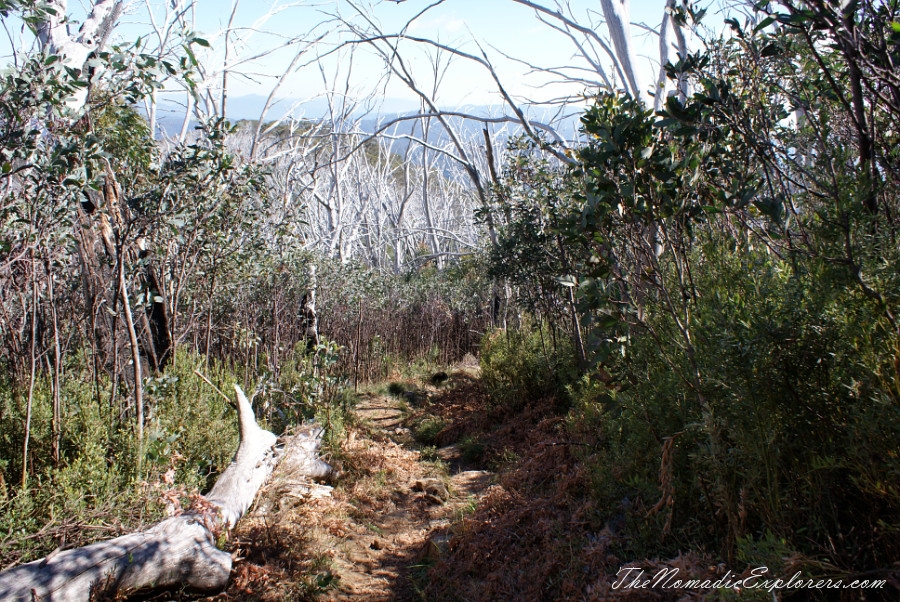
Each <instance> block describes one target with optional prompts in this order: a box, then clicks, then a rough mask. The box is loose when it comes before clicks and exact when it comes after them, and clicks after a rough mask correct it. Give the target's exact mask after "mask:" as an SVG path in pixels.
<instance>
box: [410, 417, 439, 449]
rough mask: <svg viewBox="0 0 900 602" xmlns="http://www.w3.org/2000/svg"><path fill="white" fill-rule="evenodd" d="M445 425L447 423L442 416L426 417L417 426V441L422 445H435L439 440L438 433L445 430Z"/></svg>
mask: <svg viewBox="0 0 900 602" xmlns="http://www.w3.org/2000/svg"><path fill="white" fill-rule="evenodd" d="M445 426H447V423H446V422H444V421H443V420H441V419H440V418H433V417H429V418H426V419H424V420H423V421H422V422H420V423H419V425H418V426H417V427H416V431H415V438H416V441H418V442H419V443H421V444H422V445H434V444H435V442H436V440H437V435H438V433H440V432H441V431H442V430H444V427H445Z"/></svg>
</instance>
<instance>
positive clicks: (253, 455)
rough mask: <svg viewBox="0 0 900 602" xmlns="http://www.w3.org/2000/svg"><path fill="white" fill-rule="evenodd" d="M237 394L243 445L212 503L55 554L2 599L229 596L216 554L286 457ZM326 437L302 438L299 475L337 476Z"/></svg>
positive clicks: (5, 584) (6, 586) (227, 565)
mask: <svg viewBox="0 0 900 602" xmlns="http://www.w3.org/2000/svg"><path fill="white" fill-rule="evenodd" d="M235 391H236V392H237V402H238V403H237V405H238V420H239V421H240V428H241V440H240V445H239V446H238V451H237V454H236V455H235V457H234V460H233V461H232V463H231V465H230V466H229V467H228V468H227V469H226V470H225V472H223V473H222V475H221V476H220V477H219V480H218V481H217V482H216V484H215V486H214V487H213V489H212V491H210V492H209V494H208V495H207V496H206V498H205V501H202V502H201V503H200V504H196V503H195V505H194V508H195V509H194V510H192V511H190V512H188V513H186V514H182V515H180V516H175V517H172V518H169V519H166V520H164V521H162V522H161V523H159V524H157V525H156V526H154V527H152V528H151V529H148V530H147V531H143V532H141V533H132V534H129V535H124V536H122V537H118V538H116V539H112V540H109V541H102V542H97V543H94V544H91V545H89V546H85V547H82V548H77V549H74V550H68V551H65V552H60V553H53V554H50V555H49V556H47V557H46V558H44V559H42V560H36V561H34V562H30V563H28V564H24V565H21V566H18V567H14V568H12V569H9V570H6V571H3V572H0V600H9V601H16V602H19V601H21V602H32V601H33V600H41V601H66V602H69V601H76V600H85V601H86V600H89V599H91V596H92V594H93V595H96V594H98V593H101V592H102V593H104V594H113V593H115V594H127V593H128V592H134V591H137V590H143V589H151V588H152V589H167V588H173V587H187V588H190V589H193V590H199V591H206V592H210V591H217V590H221V589H223V588H224V587H225V586H226V585H227V584H228V579H229V577H230V575H231V563H232V559H231V555H230V554H229V553H227V552H224V551H222V550H219V549H218V548H217V547H216V539H217V538H218V536H219V534H220V533H221V532H222V531H223V530H224V529H228V528H231V527H233V526H234V525H235V523H237V521H238V519H240V518H241V516H242V515H243V514H244V513H245V512H246V511H247V509H248V508H249V507H250V505H251V504H252V503H253V500H254V498H255V497H256V494H257V492H258V491H259V489H260V488H261V487H262V485H263V484H264V483H265V481H266V480H267V479H268V478H269V476H270V475H271V473H272V471H273V469H274V467H275V464H276V463H277V462H278V460H279V457H280V452H279V450H278V449H277V448H276V447H275V443H276V441H277V437H276V436H275V435H274V434H272V433H270V432H269V431H266V430H264V429H262V428H260V426H259V425H258V424H257V423H256V419H255V418H254V415H253V409H252V408H251V406H250V403H249V402H248V401H247V398H246V396H245V395H244V393H243V391H241V389H240V387H238V386H237V385H235ZM321 435H322V432H321V429H318V428H308V429H306V431H305V432H304V433H303V434H302V435H299V437H300V438H301V439H302V441H300V442H296V443H295V444H293V445H291V446H289V449H290V450H292V454H291V458H290V462H291V466H292V467H293V472H296V471H297V469H298V467H299V468H300V469H301V471H302V472H305V473H307V474H308V476H326V475H327V474H328V472H330V467H328V465H327V464H325V463H324V462H321V461H320V460H317V459H316V453H317V450H318V447H319V443H320V441H321Z"/></svg>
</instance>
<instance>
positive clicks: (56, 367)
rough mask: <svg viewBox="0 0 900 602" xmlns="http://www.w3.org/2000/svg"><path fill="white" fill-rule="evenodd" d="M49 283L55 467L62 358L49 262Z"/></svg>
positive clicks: (58, 430)
mask: <svg viewBox="0 0 900 602" xmlns="http://www.w3.org/2000/svg"><path fill="white" fill-rule="evenodd" d="M46 267H47V281H48V291H49V295H50V299H49V300H50V313H51V318H52V320H53V423H52V425H51V428H50V430H51V433H50V455H51V457H52V459H53V465H54V466H58V465H59V448H60V444H61V442H62V402H61V396H60V391H59V382H60V374H59V373H60V370H62V361H61V360H62V358H61V352H60V345H59V319H58V316H57V311H56V297H55V290H54V283H53V279H54V275H53V272H52V271H51V268H50V262H49V261H48V262H47V266H46Z"/></svg>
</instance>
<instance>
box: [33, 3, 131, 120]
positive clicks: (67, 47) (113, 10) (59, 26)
mask: <svg viewBox="0 0 900 602" xmlns="http://www.w3.org/2000/svg"><path fill="white" fill-rule="evenodd" d="M121 4H122V0H94V1H93V4H92V5H91V11H90V13H88V16H87V18H86V19H85V20H84V23H82V24H81V27H80V28H78V31H77V32H76V33H75V34H70V33H69V27H68V19H67V15H66V10H67V8H68V0H49V2H47V8H48V9H50V10H49V11H48V12H47V18H46V20H45V21H43V22H42V23H39V24H38V26H37V34H38V40H39V41H40V42H41V46H42V48H43V49H44V50H45V51H46V52H47V53H48V54H54V55H58V56H59V57H60V58H61V59H62V62H63V63H64V64H66V65H69V66H70V67H73V68H75V69H79V70H81V69H83V68H84V63H85V61H87V59H88V56H90V54H91V53H92V52H95V51H99V50H102V46H103V44H104V43H105V42H106V39H107V38H108V36H109V31H110V28H111V27H112V26H113V23H111V22H110V20H113V21H114V20H115V19H116V18H117V16H118V13H119V11H120V10H121ZM86 101H87V89H86V88H82V89H80V90H79V91H78V92H76V93H75V94H74V95H73V97H72V99H70V101H69V103H68V105H69V108H70V109H72V110H73V111H78V110H80V109H82V108H83V107H84V104H85V102H86Z"/></svg>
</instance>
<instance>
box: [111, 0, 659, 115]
mask: <svg viewBox="0 0 900 602" xmlns="http://www.w3.org/2000/svg"><path fill="white" fill-rule="evenodd" d="M157 1H158V0H157ZM551 1H552V0H551ZM551 1H547V0H545V2H544V3H545V4H550V3H551ZM433 3H434V0H405V1H404V2H402V3H396V2H390V1H380V2H379V1H375V0H359V1H358V2H356V3H355V4H354V3H350V2H345V1H334V0H303V1H301V2H296V1H295V2H291V0H281V1H275V0H241V1H240V4H239V5H238V6H239V10H238V12H237V18H236V23H238V24H239V25H240V26H242V27H248V28H249V27H250V26H251V25H252V24H253V23H254V22H256V21H258V20H259V19H260V18H261V17H262V16H263V15H265V14H266V13H267V11H269V10H270V9H271V8H272V7H273V6H274V7H281V9H282V10H280V12H278V13H277V14H275V15H274V16H273V17H271V18H269V19H268V20H266V21H265V22H264V23H260V24H258V25H259V31H257V32H255V33H252V34H250V35H249V37H248V38H247V41H246V45H245V46H244V47H243V48H240V49H237V52H238V54H241V55H244V56H250V55H252V54H254V53H255V52H258V51H259V50H261V49H263V48H272V47H276V46H278V45H279V44H280V43H281V42H282V41H283V40H285V39H289V38H291V37H294V36H298V35H300V34H303V33H304V32H308V31H315V32H317V33H323V34H324V33H328V32H331V33H330V34H329V35H328V36H327V37H326V40H327V41H326V42H325V43H326V44H331V45H334V44H336V43H338V42H339V39H338V37H337V35H336V34H335V33H334V31H335V30H336V29H337V26H336V25H335V24H329V20H330V19H331V18H332V17H333V16H334V15H335V14H338V13H339V14H341V15H342V16H344V17H345V18H348V19H352V20H355V21H357V22H359V21H360V18H359V16H358V15H356V14H355V13H354V10H353V6H358V7H361V8H363V9H364V10H365V11H367V12H369V13H370V14H371V15H373V16H374V18H375V20H376V21H377V22H378V23H379V25H380V26H381V28H382V29H383V30H384V31H385V32H390V33H395V32H397V31H399V29H400V28H401V27H402V26H403V25H404V24H406V23H407V22H408V20H409V19H410V18H411V17H412V16H413V15H415V14H416V13H418V12H419V11H421V10H422V9H423V8H425V7H427V6H429V5H431V4H433ZM570 4H571V6H572V7H573V9H574V10H575V12H576V16H578V17H579V21H580V22H582V23H589V22H590V20H591V19H592V18H593V19H594V20H595V21H599V14H598V13H599V10H600V2H599V0H571V3H570ZM231 6H232V3H231V1H229V0H200V1H199V2H198V8H197V17H198V20H197V30H198V32H199V33H200V34H202V35H205V36H207V37H208V38H209V40H210V42H211V43H212V44H213V51H212V52H211V53H210V54H209V55H207V56H206V57H205V58H204V60H205V61H207V62H208V63H209V64H210V65H215V64H217V63H218V64H221V60H222V56H221V50H222V45H223V44H222V40H221V39H220V38H217V37H216V36H215V35H214V34H215V32H217V31H220V30H222V29H223V28H224V27H225V26H226V24H227V21H228V17H229V14H230V11H231ZM663 6H664V0H632V2H631V19H632V21H634V22H643V23H645V24H647V25H649V26H650V27H653V28H658V27H659V23H660V21H661V19H662V15H663ZM145 19H146V18H145V17H143V16H142V11H140V10H138V11H136V12H135V13H134V14H133V15H131V16H130V17H129V20H130V21H140V20H145ZM139 28H140V26H139V25H131V26H128V25H126V26H124V27H123V28H122V29H121V30H120V32H121V33H122V34H123V35H128V34H131V33H132V32H136V31H137V30H138V29H139ZM409 34H410V35H412V36H420V37H427V38H431V39H435V40H438V41H440V42H442V43H445V44H447V45H450V46H453V47H454V48H459V49H461V50H464V51H466V52H470V53H473V54H478V53H479V49H478V46H477V45H476V43H475V41H477V42H478V43H480V44H482V45H483V47H484V48H485V49H486V50H487V52H488V54H489V55H490V56H491V60H492V62H493V63H494V64H495V66H496V69H497V72H498V74H499V75H500V77H501V79H502V81H503V83H504V85H505V86H506V87H507V88H508V89H509V91H510V92H511V93H512V94H514V95H516V96H517V97H520V98H525V97H528V98H534V99H548V98H553V97H556V96H559V95H561V94H563V93H564V90H563V89H562V88H560V87H558V86H557V87H553V86H550V87H541V86H542V84H545V83H546V80H547V79H548V78H547V77H546V76H541V75H536V74H533V73H532V74H530V75H529V74H528V73H527V72H528V69H527V68H526V67H524V66H523V65H521V64H517V63H515V62H513V61H509V60H507V59H506V58H504V57H503V54H507V55H510V56H513V57H517V58H520V59H523V60H525V61H528V62H530V63H532V64H536V65H540V66H544V67H562V66H570V65H573V64H574V62H573V51H574V48H573V46H572V45H571V43H570V42H569V41H568V40H566V39H565V38H564V37H563V36H562V35H561V34H559V33H557V32H554V31H552V30H551V29H550V28H548V27H547V26H546V25H544V24H542V23H540V22H538V21H537V20H536V19H535V16H534V11H533V10H531V9H529V8H527V7H523V6H521V5H517V4H515V3H513V2H511V1H510V0H445V1H444V2H443V3H442V4H440V5H439V6H436V7H434V8H432V9H430V10H429V11H428V12H427V13H426V14H425V15H424V16H422V17H420V18H419V19H418V20H417V21H416V22H415V23H414V24H413V25H412V26H411V27H410V29H409ZM632 35H633V40H634V43H635V47H636V52H637V54H638V56H639V59H638V62H639V63H640V64H641V65H642V69H643V70H644V73H645V75H644V79H645V81H646V82H648V83H649V82H650V80H651V78H652V77H653V73H654V72H655V71H656V70H657V69H658V67H657V66H656V65H655V62H654V60H655V58H656V57H657V55H658V49H657V44H658V42H657V40H656V39H655V37H654V36H651V35H648V34H646V33H645V32H643V31H642V30H641V29H639V28H633V29H632ZM403 50H404V55H405V56H406V57H407V60H408V62H409V65H410V67H411V69H412V70H413V72H414V73H415V77H416V81H417V83H418V84H419V85H421V86H423V87H425V88H429V89H430V88H431V82H432V80H433V77H432V75H431V71H432V68H431V65H430V63H429V60H428V55H429V52H431V53H432V54H433V49H426V48H423V47H421V46H419V45H416V44H413V43H411V42H410V43H405V44H404V46H403ZM292 53H293V50H292V49H284V50H281V51H277V52H274V53H273V54H271V55H268V56H267V57H265V58H264V59H260V60H258V61H255V62H253V63H249V64H245V65H242V66H241V69H240V70H241V71H242V74H241V75H237V76H235V77H232V78H231V80H230V83H229V88H230V89H229V95H230V96H240V95H245V94H263V95H265V94H268V91H269V90H270V89H271V87H272V85H273V84H274V81H275V78H276V76H277V74H280V73H281V72H282V71H283V70H284V69H285V67H286V66H287V65H288V63H289V62H290V59H291V57H292ZM350 60H351V56H350V52H349V50H344V51H343V52H339V53H337V54H335V55H333V56H331V57H330V58H329V59H328V60H326V61H324V62H323V64H322V65H321V66H319V65H308V66H306V67H304V68H302V69H299V70H298V71H297V72H296V73H294V74H292V75H291V77H290V78H289V79H288V81H286V83H285V85H284V86H283V87H282V89H281V90H280V91H279V96H281V97H291V98H311V97H315V96H317V95H320V94H321V93H322V92H323V91H324V90H327V89H335V88H337V87H343V85H344V84H345V83H346V82H347V81H348V65H349V64H350ZM352 61H353V68H352V71H350V73H349V81H350V82H351V94H354V95H357V96H359V97H364V96H367V95H369V94H371V93H372V92H373V90H374V91H376V92H375V93H376V94H378V95H381V96H383V97H387V98H394V99H413V98H414V95H413V94H411V93H410V91H409V90H408V89H406V88H405V86H403V85H402V84H399V83H397V82H392V83H390V84H388V85H387V86H385V85H384V84H383V80H382V79H381V75H382V74H383V67H382V63H381V62H380V60H379V59H377V58H376V57H375V56H374V55H373V53H372V52H371V49H369V48H367V47H365V48H358V49H356V51H355V53H354V54H353V56H352ZM323 71H324V72H325V77H323V74H322V72H323ZM576 88H578V86H574V87H571V88H570V89H569V90H568V92H566V93H573V92H574V93H576V94H577V93H579V92H581V91H584V90H583V89H577V90H576ZM582 88H583V86H582ZM438 96H439V100H440V101H441V103H442V104H443V105H445V106H455V105H461V104H477V105H484V104H499V103H500V100H499V96H498V95H497V93H496V87H495V85H494V83H493V81H492V80H491V78H490V76H489V74H488V73H487V71H486V70H484V68H482V67H480V66H478V65H475V64H473V63H470V62H468V61H465V60H462V59H454V60H452V61H451V62H450V66H449V67H447V68H446V71H445V73H444V76H443V80H442V84H441V86H440V88H439V94H438Z"/></svg>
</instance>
